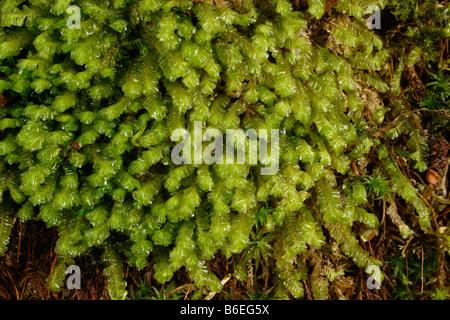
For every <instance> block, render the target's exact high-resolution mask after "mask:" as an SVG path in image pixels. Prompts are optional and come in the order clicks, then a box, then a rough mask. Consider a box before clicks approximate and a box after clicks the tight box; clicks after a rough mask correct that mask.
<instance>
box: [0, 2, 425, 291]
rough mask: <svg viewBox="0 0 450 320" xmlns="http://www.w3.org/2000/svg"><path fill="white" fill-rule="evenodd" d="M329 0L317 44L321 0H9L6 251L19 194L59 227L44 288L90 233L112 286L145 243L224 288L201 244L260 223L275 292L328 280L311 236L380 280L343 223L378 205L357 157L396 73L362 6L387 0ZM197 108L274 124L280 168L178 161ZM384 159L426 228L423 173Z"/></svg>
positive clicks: (195, 276)
mask: <svg viewBox="0 0 450 320" xmlns="http://www.w3.org/2000/svg"><path fill="white" fill-rule="evenodd" d="M339 3H340V4H339V5H338V6H336V7H335V8H333V10H332V14H333V15H334V16H333V20H332V22H330V21H328V20H324V26H323V28H324V30H328V31H327V32H326V34H327V39H326V42H325V44H323V42H320V41H319V42H318V41H317V39H316V38H315V37H314V36H313V35H312V34H311V32H310V30H308V25H309V24H311V23H315V21H317V20H318V19H323V17H324V13H325V11H324V10H325V7H326V1H325V0H313V1H311V0H310V1H308V5H309V7H308V9H307V10H305V11H299V10H297V9H296V8H294V7H293V4H292V3H291V2H289V1H287V0H272V1H249V0H242V1H216V3H213V1H187V0H179V1H175V0H174V1H162V0H108V1H95V0H92V1H81V0H80V1H78V0H76V1H72V2H70V1H65V0H56V1H53V0H43V1H27V2H25V1H22V0H4V1H2V2H1V7H0V24H1V28H0V63H1V67H0V93H3V94H5V95H8V96H10V97H11V103H10V104H9V105H8V106H6V107H5V108H0V118H1V120H0V129H1V130H2V135H1V136H2V140H1V141H0V156H1V159H0V195H1V196H2V197H3V198H2V202H1V205H0V217H1V221H0V252H2V253H3V252H5V250H6V248H7V247H6V245H7V243H8V239H9V233H10V230H11V227H12V219H13V213H12V211H11V210H13V209H12V208H14V210H15V215H16V216H17V217H18V218H20V219H21V220H22V221H26V220H29V219H40V220H43V221H44V222H45V223H46V224H47V226H49V227H56V230H57V231H58V235H59V238H58V241H57V242H56V248H55V251H56V252H57V253H58V254H59V262H58V268H56V269H55V272H56V273H55V276H54V277H53V278H52V283H51V288H52V289H54V290H58V288H60V287H61V283H59V284H58V281H62V280H63V276H61V275H62V274H61V272H62V271H61V270H63V269H64V266H65V265H66V264H68V263H69V261H72V259H74V258H76V257H78V256H80V255H82V254H84V253H86V252H88V251H89V250H91V249H92V248H94V247H97V248H100V249H102V250H104V254H103V258H104V261H105V263H106V265H107V267H106V269H105V270H104V273H105V276H106V278H107V280H108V282H109V290H110V296H111V298H113V299H124V298H126V297H127V291H126V282H125V281H124V279H123V271H122V261H125V262H126V263H129V264H130V265H133V266H137V267H138V268H140V269H143V268H144V267H145V266H146V265H147V263H148V262H149V261H150V260H153V261H154V262H155V264H154V270H155V277H156V279H157V280H158V281H160V282H161V283H164V282H166V281H170V280H171V279H172V276H173V274H174V272H175V271H177V270H178V269H180V268H182V267H185V269H186V271H187V272H188V274H189V276H190V277H191V279H192V280H193V281H194V283H195V284H196V285H197V286H199V287H202V286H206V287H208V288H209V290H211V291H213V292H218V291H220V289H221V286H222V284H221V282H220V281H219V279H218V278H217V275H215V274H214V273H213V272H212V271H211V270H209V269H208V267H207V264H206V262H207V261H208V260H210V259H212V258H213V257H214V255H215V254H216V253H222V254H223V255H224V256H225V257H226V258H230V257H231V256H232V255H235V254H247V253H248V250H249V248H252V245H253V239H254V235H255V234H260V233H262V234H263V235H264V234H271V235H273V238H272V239H273V240H272V241H270V242H268V243H267V246H268V248H269V249H270V250H269V249H268V250H269V251H271V250H275V251H274V252H275V253H274V254H273V257H274V258H275V260H276V262H275V264H274V270H273V272H274V283H275V284H276V287H277V289H276V290H275V291H276V296H278V297H286V294H287V293H290V294H291V295H292V296H293V297H295V298H300V297H302V296H303V295H304V291H305V290H304V288H303V283H302V280H304V279H306V278H307V277H312V282H313V292H314V296H315V297H316V298H326V296H327V292H328V289H327V288H328V287H327V286H328V283H329V281H333V279H334V278H333V277H331V276H329V274H327V273H326V272H325V271H323V270H322V269H321V268H322V267H321V262H320V261H318V262H317V263H316V266H315V268H314V270H313V272H312V274H309V273H308V268H307V266H306V255H305V253H307V252H308V250H309V248H314V249H317V250H320V249H321V248H324V247H327V246H331V245H334V244H337V245H338V246H336V247H335V250H340V251H341V253H339V254H343V255H345V256H347V257H348V258H349V259H352V260H353V261H354V263H355V264H356V266H358V267H359V268H363V269H364V270H365V271H366V272H367V273H368V274H370V275H372V276H373V277H374V278H375V279H376V280H377V281H379V282H381V281H382V279H383V274H382V271H381V269H380V267H382V265H383V264H382V262H381V261H379V260H377V259H375V258H374V257H372V256H371V255H370V254H369V253H368V252H366V251H365V250H364V249H363V248H362V247H361V246H360V244H359V239H358V237H357V235H356V234H354V233H353V232H352V226H353V225H354V222H355V221H359V222H360V223H362V224H365V225H366V226H367V227H369V228H374V229H376V228H378V227H379V220H380V219H381V217H380V216H377V215H375V214H374V213H371V212H368V211H366V209H367V208H366V209H364V205H365V204H366V203H367V201H368V200H367V197H368V195H367V194H366V190H365V185H364V184H363V183H362V182H361V180H360V179H358V178H357V177H355V175H353V174H352V169H351V163H352V161H358V160H362V159H364V158H366V157H367V156H368V153H369V151H370V150H374V149H376V147H375V145H376V144H375V140H376V139H372V138H371V137H370V135H368V134H366V133H365V132H364V130H361V128H363V127H364V126H365V125H367V123H366V122H365V120H364V119H365V117H363V113H366V112H368V113H369V114H370V117H371V118H372V120H373V124H371V125H373V126H380V125H382V123H383V121H384V114H385V112H386V111H387V110H386V108H385V106H384V105H383V103H382V102H381V98H380V97H379V93H383V92H387V91H388V90H390V88H391V87H390V85H389V84H388V83H387V82H386V78H385V77H382V75H381V74H380V73H379V71H380V70H381V69H382V68H383V67H384V65H385V64H386V63H387V61H388V57H389V52H388V50H387V49H386V48H385V47H384V44H383V41H382V39H381V38H380V37H379V36H378V35H377V34H376V33H375V32H374V31H373V30H370V29H368V27H367V25H366V24H365V20H364V18H363V13H364V12H365V11H366V9H367V8H369V6H370V5H373V4H376V5H379V6H380V7H383V6H384V5H385V4H386V2H385V1H340V2H339ZM70 4H72V5H77V6H79V8H80V10H81V20H80V25H79V28H69V27H68V26H66V21H67V20H68V19H69V18H70V17H71V14H69V13H68V12H67V11H66V9H67V8H68V6H69V5H70ZM401 72H402V65H400V66H399V67H398V68H397V70H396V72H395V74H394V80H395V81H394V82H393V84H392V88H393V90H394V92H395V93H398V92H399V85H400V84H399V83H400V80H399V77H400V73H401ZM399 108H400V107H399ZM399 112H401V111H399ZM194 121H201V122H202V124H203V127H211V128H216V129H219V130H221V131H223V132H225V130H226V129H238V128H241V129H244V130H247V129H256V130H259V129H271V128H274V129H279V130H280V148H281V150H280V168H279V170H278V172H276V173H275V174H273V175H267V176H264V175H260V173H259V168H260V167H261V164H260V163H258V164H249V163H246V164H214V165H208V164H204V163H203V164H201V165H197V164H180V165H177V164H174V163H173V162H172V161H171V158H170V152H171V148H172V147H173V146H174V145H175V142H171V140H170V136H171V134H172V133H173V132H174V130H175V129H178V128H185V129H191V128H192V125H193V122H194ZM398 126H399V127H396V128H394V129H392V131H391V132H390V133H391V136H392V138H396V136H397V135H398V134H399V132H404V133H408V134H410V135H409V140H408V147H409V148H410V151H411V153H413V156H412V159H414V160H415V161H416V163H415V167H416V168H417V169H418V170H421V171H423V170H425V168H426V163H425V161H424V159H425V158H424V157H425V154H426V146H425V143H424V140H423V137H422V136H421V133H420V131H418V130H417V129H415V128H413V127H412V126H411V125H410V123H405V124H402V122H399V123H398ZM204 147H205V146H204ZM380 159H382V161H384V162H385V167H384V168H383V170H385V171H384V172H385V175H384V176H385V177H389V179H390V180H389V181H390V187H391V188H392V192H393V194H395V193H396V194H398V195H399V196H400V197H401V198H403V199H404V200H405V201H407V202H409V203H411V204H412V205H413V206H414V208H415V209H416V210H417V214H418V221H419V224H420V226H421V227H422V228H423V229H424V230H425V229H427V228H429V227H430V209H429V208H428V207H427V205H426V204H425V203H424V202H423V200H422V199H421V198H420V197H419V196H418V193H417V190H416V189H415V188H414V187H413V186H412V185H410V183H409V181H408V180H407V178H406V177H405V176H404V175H403V174H402V173H401V171H400V170H399V169H398V167H397V166H396V164H395V162H394V160H393V159H392V158H390V157H388V158H382V157H380ZM342 176H345V180H346V182H345V183H346V184H345V185H344V184H343V181H342ZM386 179H387V178H386ZM344 186H347V188H345V187H344ZM9 202H14V203H15V205H14V207H12V206H10V205H9ZM394 205H395V202H393V201H392V204H391V208H394V207H392V206H394ZM390 213H391V214H392V216H394V211H393V209H391V210H390ZM397 225H398V226H399V228H400V231H401V233H402V235H404V236H409V235H410V233H409V232H406V231H405V230H406V229H405V228H406V227H405V224H404V223H403V222H398V223H397ZM336 248H337V249H336ZM339 248H340V249H339ZM337 254H338V253H337ZM264 259H267V257H265V258H263V260H264ZM58 270H59V273H58V272H57V271H58ZM57 273H58V274H57ZM327 277H328V278H327ZM327 279H328V280H327ZM329 279H331V280H329ZM286 289H287V291H286Z"/></svg>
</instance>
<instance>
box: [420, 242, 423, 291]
mask: <svg viewBox="0 0 450 320" xmlns="http://www.w3.org/2000/svg"><path fill="white" fill-rule="evenodd" d="M420 279H421V286H420V293H423V247H422V270H421V276H420Z"/></svg>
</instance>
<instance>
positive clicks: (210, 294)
mask: <svg viewBox="0 0 450 320" xmlns="http://www.w3.org/2000/svg"><path fill="white" fill-rule="evenodd" d="M230 279H231V273H229V274H227V276H226V277H225V278H223V279H222V281H220V283H222V286H224V285H225V283H227V282H228V280H230ZM216 293H217V292H213V291H211V292H210V293H209V294H208V295H207V296H206V298H205V300H211V299H212V298H213V297H214V296H215V295H216Z"/></svg>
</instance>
